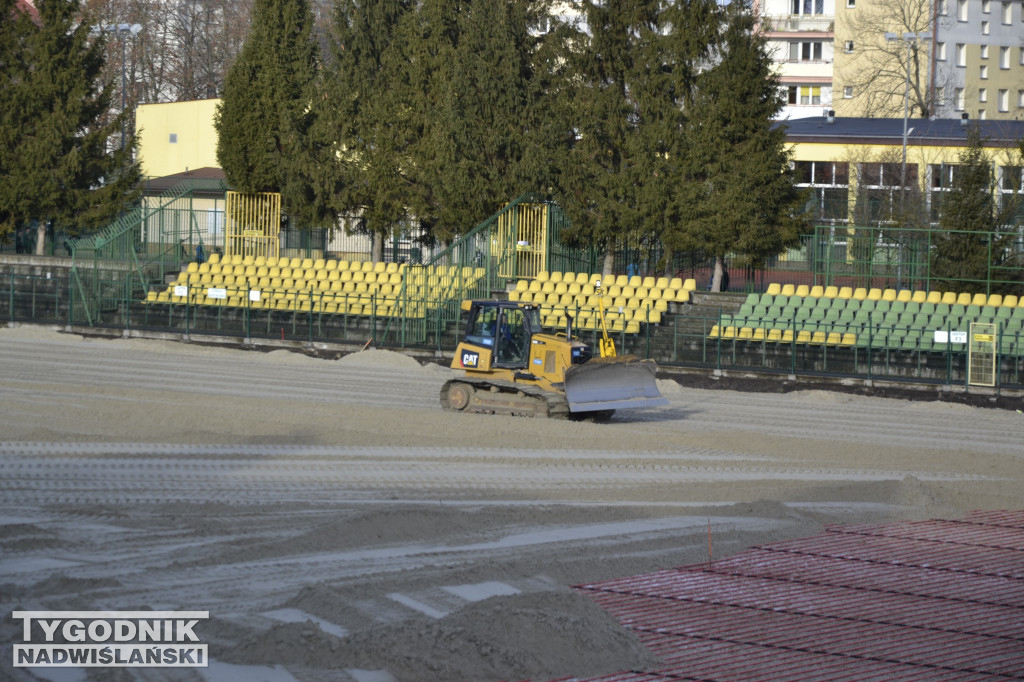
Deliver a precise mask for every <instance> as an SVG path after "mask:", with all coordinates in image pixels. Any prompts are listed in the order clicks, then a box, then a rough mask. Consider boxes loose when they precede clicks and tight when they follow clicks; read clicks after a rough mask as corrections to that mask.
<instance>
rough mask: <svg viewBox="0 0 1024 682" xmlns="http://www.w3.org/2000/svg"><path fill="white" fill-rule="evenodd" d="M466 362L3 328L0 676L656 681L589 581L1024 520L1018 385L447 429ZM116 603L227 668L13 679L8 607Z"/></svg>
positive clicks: (21, 671) (767, 399)
mask: <svg viewBox="0 0 1024 682" xmlns="http://www.w3.org/2000/svg"><path fill="white" fill-rule="evenodd" d="M453 374H454V372H453V371H452V370H449V369H447V368H446V367H443V366H441V365H438V364H436V363H432V362H423V361H421V360H417V359H414V358H412V357H409V356H407V355H403V354H399V353H394V352H389V351H382V350H374V349H370V350H365V351H361V352H355V353H350V354H347V355H343V356H340V357H338V356H334V355H332V356H330V357H319V358H317V357H308V356H306V355H303V354H299V353H293V352H290V351H288V350H274V351H271V352H254V351H253V350H241V349H238V348H231V349H229V348H214V347H209V346H202V345H197V344H187V343H180V342H172V341H158V340H144V339H106V338H87V337H82V336H78V335H74V334H68V333H61V332H59V331H57V330H52V329H42V328H37V327H14V328H5V329H0V397H2V404H3V406H4V413H3V425H2V428H0V606H2V609H3V611H4V619H3V621H2V622H0V642H2V644H3V649H2V659H0V670H2V672H0V678H5V679H13V680H33V679H52V680H110V679H117V680H132V679H138V680H217V681H219V680H229V681H230V680H271V681H277V680H283V681H287V680H314V681H319V680H325V681H326V680H352V681H354V682H386V681H388V680H449V679H451V680H454V679H463V680H499V679H525V678H530V679H538V680H540V679H554V678H565V677H570V678H571V677H587V676H598V675H603V674H609V673H614V672H617V671H625V670H645V669H646V670H651V669H655V668H657V667H659V666H660V665H661V663H662V662H661V661H659V659H658V657H657V656H656V655H655V654H653V653H651V652H649V651H647V650H646V649H644V647H643V646H642V645H641V644H640V642H639V640H638V639H637V638H636V637H635V636H634V635H633V634H632V633H630V632H629V631H628V630H626V629H624V628H623V627H622V626H621V625H620V624H619V623H618V622H617V621H616V620H615V618H613V617H612V616H611V615H610V614H609V613H607V612H605V611H604V610H602V609H601V608H600V607H599V606H598V605H597V604H596V602H595V601H594V600H593V599H591V598H590V597H588V596H587V595H586V594H582V593H580V592H578V591H575V590H573V589H572V586H574V585H580V584H584V583H595V582H598V581H608V580H612V579H616V578H623V577H626V576H632V575H637V574H640V573H647V572H653V571H659V570H662V569H668V568H672V567H677V566H683V565H687V564H695V563H700V562H706V561H708V560H709V559H711V560H715V559H722V558H726V557H729V556H733V555H736V554H737V553H739V552H741V551H742V550H745V549H747V548H749V547H752V546H757V545H764V544H767V543H773V542H780V541H784V540H790V539H797V538H805V537H809V536H813V535H816V534H818V533H820V532H822V529H823V527H824V525H825V524H854V523H884V522H891V521H899V520H908V519H956V518H962V517H963V516H964V515H965V514H967V513H968V512H970V511H972V510H999V509H1009V510H1012V509H1021V508H1022V507H1024V495H1022V493H1021V490H1022V489H1024V485H1022V484H1024V466H1022V464H1024V462H1022V459H1024V447H1022V442H1024V414H1022V413H1021V412H1020V411H1019V410H1020V409H1024V402H1022V401H1021V399H1020V398H1019V397H1013V396H988V397H981V398H977V400H978V401H979V404H981V405H987V406H991V407H981V406H978V405H969V404H959V403H957V402H955V401H950V400H910V399H907V398H908V397H915V395H916V394H911V395H903V394H899V393H893V394H891V395H893V396H895V397H878V396H877V395H860V394H858V393H859V392H862V390H863V389H862V388H854V389H849V388H846V389H844V390H845V391H847V392H843V391H842V390H831V389H830V390H825V389H823V388H822V387H817V388H813V389H810V390H808V389H806V388H805V387H802V386H796V385H794V384H793V382H789V383H788V384H787V382H786V380H785V379H784V378H782V377H780V378H779V379H778V380H777V381H776V382H775V383H774V384H773V383H762V382H767V381H768V380H765V379H764V378H758V379H756V380H755V379H749V380H744V379H742V378H736V379H733V380H734V381H737V382H741V383H735V384H732V385H730V384H729V383H727V382H728V381H729V380H730V379H729V378H728V377H725V378H720V379H711V378H695V377H693V376H690V377H687V376H681V377H680V378H679V380H677V379H676V378H673V377H669V376H666V377H665V378H663V379H661V380H659V387H660V389H661V391H662V393H663V394H664V395H665V396H666V397H667V398H668V399H669V401H670V405H669V406H668V407H665V408H658V409H651V410H640V411H633V412H620V413H617V414H616V415H615V416H614V417H613V418H612V420H611V421H610V422H609V423H607V424H594V423H586V422H572V421H554V420H542V419H528V418H512V417H500V416H486V415H465V414H457V413H450V412H445V411H443V410H441V408H440V406H439V401H438V392H439V390H440V387H441V385H442V384H443V383H444V381H445V380H446V379H448V378H449V377H451V376H452V375H453ZM755 381H756V382H757V383H756V385H755V383H753V382H755ZM742 382H748V383H742ZM757 386H759V387H760V389H759V390H734V389H736V388H745V389H750V388H755V387H757ZM780 386H788V387H784V388H779V387H780ZM776 389H777V390H776ZM798 389H799V390H798ZM972 399H973V398H972ZM992 408H994V409H992ZM709 555H710V556H709ZM97 609H102V610H135V611H137V610H145V609H156V610H189V611H195V610H204V611H209V613H210V618H209V619H208V620H206V621H204V622H203V623H201V624H200V625H199V626H198V627H197V628H196V633H197V634H198V635H199V636H200V637H201V639H202V640H203V641H204V642H205V643H207V644H209V652H210V657H211V663H210V665H209V666H208V667H205V668H195V669H152V668H150V669H130V668H122V669H117V670H113V671H112V670H111V669H87V668H74V669H61V670H57V669H44V668H13V667H12V660H11V657H12V644H13V643H16V642H18V641H19V640H20V638H21V635H22V632H21V625H20V623H18V622H15V621H14V620H13V619H12V618H11V616H10V614H11V612H13V611H15V610H97Z"/></svg>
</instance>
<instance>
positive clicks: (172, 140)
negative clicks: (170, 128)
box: [168, 133, 178, 144]
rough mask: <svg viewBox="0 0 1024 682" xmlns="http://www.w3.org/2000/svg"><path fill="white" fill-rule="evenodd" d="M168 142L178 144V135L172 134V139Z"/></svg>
mask: <svg viewBox="0 0 1024 682" xmlns="http://www.w3.org/2000/svg"><path fill="white" fill-rule="evenodd" d="M168 141H169V142H170V143H171V144H178V133H171V135H170V139H169V140H168Z"/></svg>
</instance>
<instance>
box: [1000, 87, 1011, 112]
mask: <svg viewBox="0 0 1024 682" xmlns="http://www.w3.org/2000/svg"><path fill="white" fill-rule="evenodd" d="M1009 110H1010V91H1009V90H1000V91H999V111H1009Z"/></svg>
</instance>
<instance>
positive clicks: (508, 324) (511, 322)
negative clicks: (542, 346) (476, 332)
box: [495, 308, 530, 367]
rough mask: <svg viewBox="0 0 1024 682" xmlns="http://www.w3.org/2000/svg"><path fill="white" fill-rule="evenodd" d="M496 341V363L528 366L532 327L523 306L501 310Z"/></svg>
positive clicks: (508, 365) (510, 365)
mask: <svg viewBox="0 0 1024 682" xmlns="http://www.w3.org/2000/svg"><path fill="white" fill-rule="evenodd" d="M495 341H496V343H497V348H496V350H495V358H496V360H497V362H496V363H495V364H496V365H502V366H506V367H526V361H527V358H528V357H529V354H530V327H529V323H528V322H527V321H526V315H524V313H523V310H522V308H504V309H502V310H501V316H500V319H499V322H498V335H497V338H496V339H495Z"/></svg>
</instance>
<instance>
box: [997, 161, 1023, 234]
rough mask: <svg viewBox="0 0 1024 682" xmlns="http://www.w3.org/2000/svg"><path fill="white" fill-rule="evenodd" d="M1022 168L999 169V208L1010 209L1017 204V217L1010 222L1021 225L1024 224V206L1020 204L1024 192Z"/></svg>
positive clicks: (1007, 167) (1004, 167) (1006, 167)
mask: <svg viewBox="0 0 1024 682" xmlns="http://www.w3.org/2000/svg"><path fill="white" fill-rule="evenodd" d="M1022 170H1024V169H1022V168H1021V167H1020V166H1000V167H999V208H1000V209H1002V210H1004V211H1005V210H1007V209H1010V208H1012V207H1013V206H1014V204H1016V206H1017V210H1016V211H1015V213H1016V215H1015V216H1013V217H1011V219H1010V222H1013V223H1016V224H1017V225H1020V224H1021V223H1022V222H1024V205H1022V204H1021V203H1019V202H1018V197H1019V194H1020V192H1021V190H1024V173H1022Z"/></svg>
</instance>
